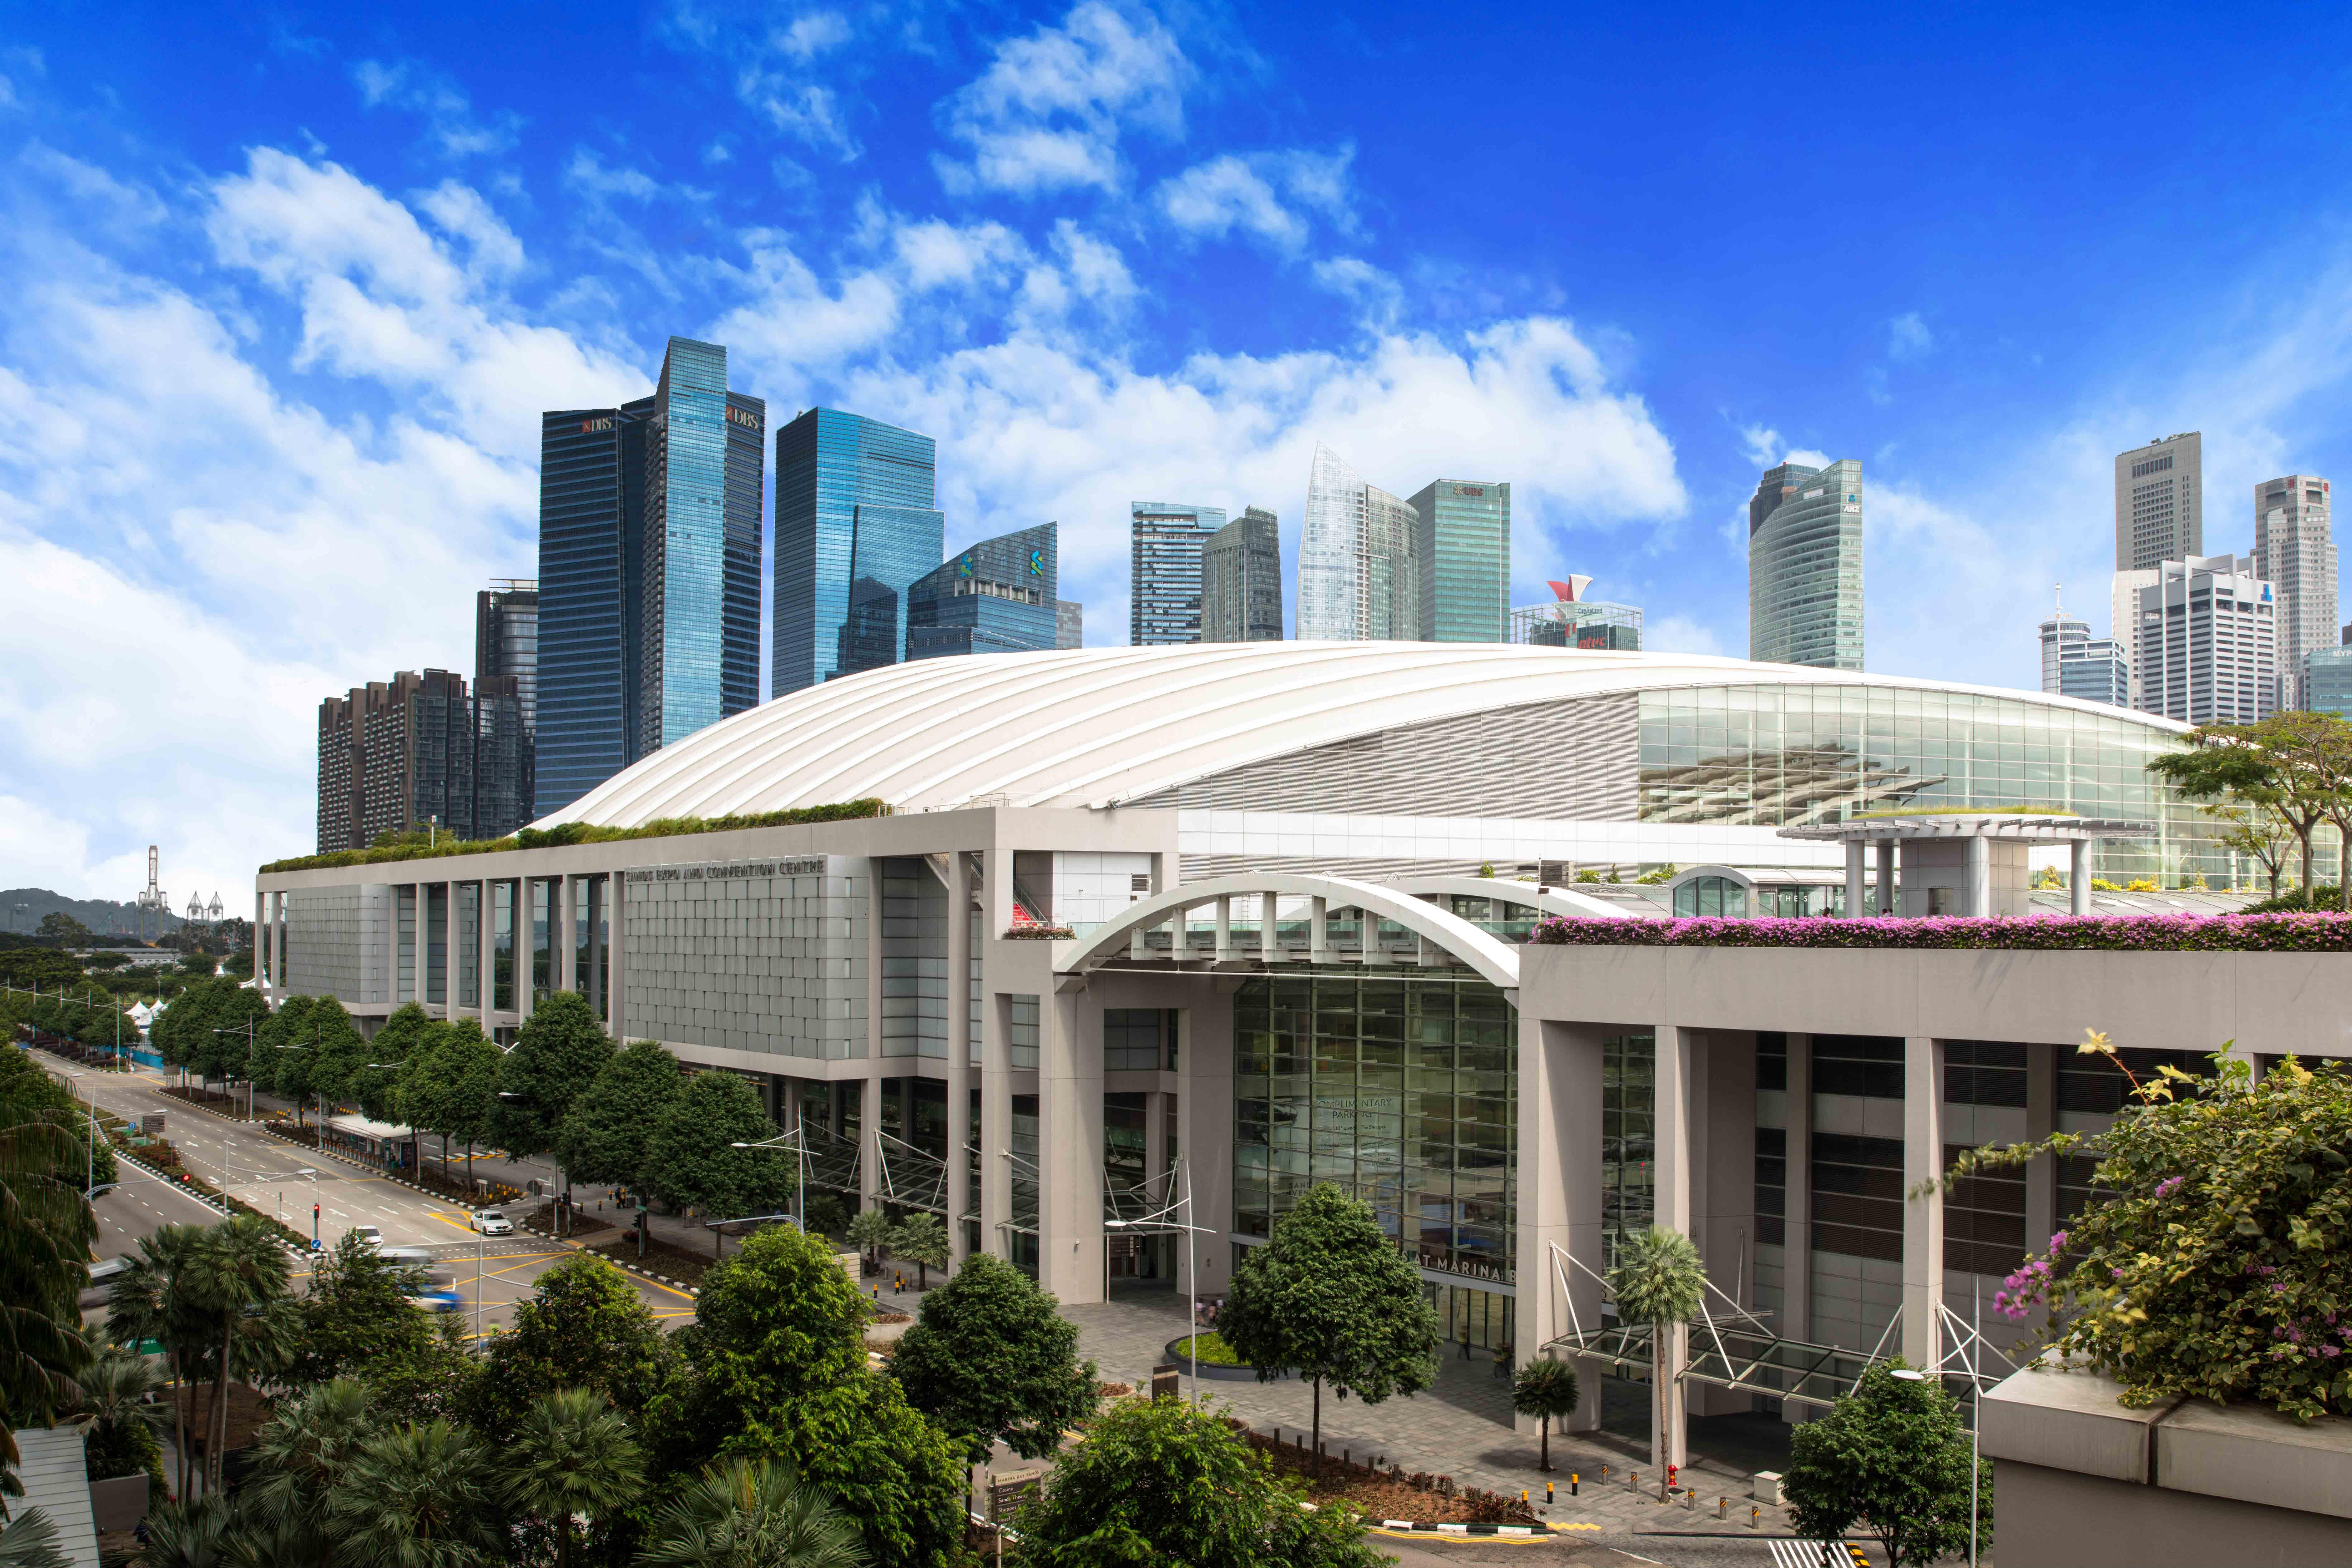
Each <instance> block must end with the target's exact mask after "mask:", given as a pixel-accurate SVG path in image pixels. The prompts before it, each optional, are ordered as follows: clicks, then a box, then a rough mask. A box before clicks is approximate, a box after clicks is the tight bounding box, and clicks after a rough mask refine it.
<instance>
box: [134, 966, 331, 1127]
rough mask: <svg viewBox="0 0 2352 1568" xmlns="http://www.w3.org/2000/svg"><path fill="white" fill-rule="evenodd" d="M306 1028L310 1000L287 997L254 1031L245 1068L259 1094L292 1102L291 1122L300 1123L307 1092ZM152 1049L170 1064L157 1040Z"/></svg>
mask: <svg viewBox="0 0 2352 1568" xmlns="http://www.w3.org/2000/svg"><path fill="white" fill-rule="evenodd" d="M186 1000H187V998H186V997H185V996H182V997H181V998H180V999H179V1000H178V1001H175V1002H173V1004H172V1005H171V1006H170V1007H169V1008H167V1009H165V1010H164V1013H163V1020H162V1022H160V1023H159V1024H158V1025H157V1027H158V1029H159V1030H161V1029H162V1028H163V1027H164V1026H166V1025H168V1024H170V1023H171V1021H172V1017H173V1014H175V1013H177V1012H178V1011H179V1010H180V1005H181V1003H183V1002H185V1001H186ZM309 1031H310V997H308V996H289V997H288V998H286V1000H285V1001H283V1002H281V1003H279V1004H278V1010H277V1011H276V1012H274V1013H272V1014H270V1015H269V1016H268V1017H267V1018H265V1019H263V1020H262V1021H261V1023H260V1024H258V1025H257V1026H256V1027H255V1030H254V1045H253V1056H252V1059H251V1060H249V1061H248V1062H247V1064H246V1069H245V1072H246V1077H247V1078H248V1079H251V1080H252V1082H253V1087H254V1089H255V1092H257V1093H260V1094H284V1095H291V1096H292V1097H293V1099H294V1121H295V1123H296V1124H297V1125H298V1126H299V1124H300V1123H301V1121H302V1097H303V1096H304V1095H305V1094H307V1093H308V1092H309V1089H310V1068H309V1064H308V1063H307V1062H306V1061H305V1060H304V1059H303V1058H306V1057H307V1056H308V1055H309V1054H310V1051H309V1047H306V1046H304V1045H303V1044H302V1041H303V1040H304V1039H305V1038H306V1037H307V1036H308V1033H309ZM156 1048H157V1049H158V1050H159V1051H162V1052H163V1059H164V1060H165V1061H171V1060H173V1057H172V1054H171V1050H170V1047H168V1046H167V1045H166V1044H165V1043H164V1041H163V1040H162V1039H161V1038H159V1039H158V1040H157V1042H156Z"/></svg>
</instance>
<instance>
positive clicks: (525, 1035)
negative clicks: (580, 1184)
mask: <svg viewBox="0 0 2352 1568" xmlns="http://www.w3.org/2000/svg"><path fill="white" fill-rule="evenodd" d="M613 1054H614V1053H613V1041H612V1037H610V1036H608V1035H606V1034H605V1033H604V1020H603V1019H601V1018H599V1017H597V1016H596V1015H595V1013H594V1012H593V1010H592V1009H591V1008H590V1007H589V1005H588V998H586V997H585V996H583V995H581V994H580V993H578V992H577V991H557V992H554V993H551V994H549V995H547V996H545V997H543V998H541V999H540V1000H539V1001H537V1002H535V1003H533V1004H532V1006H531V1012H530V1017H528V1018H526V1019H524V1020H523V1025H522V1027H521V1028H520V1029H519V1030H517V1031H516V1032H515V1043H514V1049H512V1050H511V1051H509V1052H508V1053H507V1055H506V1059H505V1061H504V1062H503V1063H501V1064H500V1066H499V1083H498V1088H499V1096H500V1098H499V1100H498V1110H497V1112H496V1115H495V1117H494V1119H493V1121H492V1126H491V1133H492V1136H493V1138H494V1139H495V1141H496V1142H498V1143H499V1146H500V1147H502V1148H504V1149H505V1150H506V1152H508V1153H509V1155H512V1156H513V1157H515V1158H517V1159H520V1158H523V1157H525V1156H527V1155H531V1154H543V1153H546V1152H548V1151H550V1150H551V1149H553V1148H554V1147H555V1141H556V1135H557V1133H558V1132H559V1131H561V1130H562V1126H563V1119H564V1118H565V1117H566V1116H568V1115H570V1114H571V1111H572V1102H573V1101H574V1100H578V1099H579V1098H580V1096H581V1094H582V1092H583V1091H584V1090H585V1089H587V1088H588V1086H589V1085H590V1084H592V1083H593V1082H594V1081H595V1079H596V1075H597V1074H598V1073H599V1072H601V1071H603V1070H604V1064H605V1063H606V1062H609V1061H611V1060H612V1059H613ZM727 1076H729V1077H732V1076H733V1075H732V1074H729V1075H727ZM564 1191H565V1192H566V1193H569V1192H570V1191H571V1175H570V1172H569V1171H568V1170H567V1171H566V1173H565V1184H564Z"/></svg>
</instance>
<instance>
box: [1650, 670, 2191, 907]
mask: <svg viewBox="0 0 2352 1568" xmlns="http://www.w3.org/2000/svg"><path fill="white" fill-rule="evenodd" d="M1640 725H1641V763H1640V784H1639V788H1640V816H1641V820H1643V821H1644V822H1706V823H1732V824H1741V825H1754V826H1769V827H1780V826H1789V825H1790V824H1793V823H1803V822H1819V821H1824V820H1828V819H1829V814H1831V813H1832V812H1837V813H1842V814H1844V815H1847V816H1851V815H1853V813H1855V812H1858V811H1891V810H1897V809H1901V808H1904V807H1906V806H1917V807H1927V808H1935V807H1950V806H1988V807H1998V806H2004V805H2039V806H2047V807H2051V808H2053V809H2055V810H2062V811H2071V812H2076V813H2079V814H2081V815H2083V816H2105V817H2124V818H2130V819H2133V820H2139V821H2153V822H2154V823H2156V824H2157V825H2158V830H2159V831H2158V837H2155V838H2151V839H2108V840H2105V841H2104V842H2102V843H2101V844H2100V846H2099V850H2098V860H2097V865H2098V868H2099V870H2100V874H2101V875H2104V876H2119V875H2126V874H2128V875H2131V876H2148V877H2154V876H2158V875H2163V876H2166V877H2171V878H2185V877H2188V876H2189V875H2192V874H2196V873H2200V872H2201V873H2204V874H2206V875H2209V876H2211V877H2215V878H2219V879H2226V878H2227V877H2228V875H2229V866H2228V858H2227V857H2226V855H2224V854H2223V853H2221V851H2220V850H2219V849H2218V848H2217V847H2215V846H2214V844H2213V841H2212V837H2211V834H2212V826H2211V824H2210V822H2209V821H2208V820H2206V819H2205V818H2202V817H2200V816H2199V815H2198V813H2197V811H2196V808H2195V807H2194V806H2192V805H2189V803H2187V802H2185V801H2182V800H2179V799H2178V798H2177V797H2175V796H2173V795H2172V794H2171V792H2170V791H2168V790H2167V789H2164V788H2163V787H2161V786H2160V785H2159V784H2157V782H2156V781H2155V780H2153V779H2151V778H2150V777H2149V776H2148V774H2147V772H2146V766H2147V763H2148V762H2149V760H2150V759H2152V758H2154V757H2157V756H2158V755H2161V754H2162V753H2164V752H2168V751H2170V750H2171V749H2172V747H2173V744H2174V742H2173V741H2172V738H2171V737H2170V736H2169V735H2168V734H2167V733H2165V732H2164V731H2158V730H2152V729H2149V728H2148V727H2147V726H2146V725H2144V724H2141V723H2138V722H2136V721H2133V720H2130V719H2127V718H2124V717H2121V716H2117V717H2114V718H2109V717H2106V716H2105V715H2103V714H2095V713H2084V712H2078V711H2075V710H2072V709H2063V708H2052V707H2046V706H2044V705H2042V704H2041V703H2038V702H2030V701H2021V700H2017V699H2013V698H2005V697H1988V696H1979V695H1975V694H1972V693H1968V692H1958V691H1936V690H1914V689H1907V688H1894V687H1874V686H1864V685H1852V686H1803V685H1797V684H1793V683H1792V684H1787V685H1774V686H1715V687H1707V686H1701V687H1683V688H1678V689H1671V690H1664V691H1644V692H1643V693H1642V694H1641V700H1640Z"/></svg>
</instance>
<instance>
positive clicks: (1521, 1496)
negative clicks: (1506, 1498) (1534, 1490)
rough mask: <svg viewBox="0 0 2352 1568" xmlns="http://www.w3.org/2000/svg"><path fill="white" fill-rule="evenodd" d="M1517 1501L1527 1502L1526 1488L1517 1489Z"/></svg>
mask: <svg viewBox="0 0 2352 1568" xmlns="http://www.w3.org/2000/svg"><path fill="white" fill-rule="evenodd" d="M1519 1500H1520V1501H1521V1502H1525V1501H1527V1500H1528V1489H1527V1488H1525V1487H1521V1488H1520V1489H1519Z"/></svg>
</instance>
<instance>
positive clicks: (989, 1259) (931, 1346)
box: [890, 1252, 1096, 1465]
mask: <svg viewBox="0 0 2352 1568" xmlns="http://www.w3.org/2000/svg"><path fill="white" fill-rule="evenodd" d="M890 1373H891V1375H892V1376H894V1377H896V1378H897V1379H898V1386H899V1387H901V1388H903V1389H905V1390H906V1391H907V1403H908V1404H909V1405H913V1406H914V1407H915V1408H916V1409H918V1410H919V1411H921V1412H922V1413H923V1414H924V1415H929V1416H930V1417H931V1418H932V1419H933V1420H935V1421H937V1422H938V1423H939V1424H940V1426H944V1427H946V1428H947V1430H948V1431H949V1432H950V1434H952V1435H953V1436H956V1437H958V1438H960V1439H961V1441H962V1443H963V1445H964V1452H965V1457H966V1458H967V1459H968V1460H969V1461H970V1462H971V1463H972V1464H975V1465H976V1464H979V1463H980V1462H981V1461H982V1460H983V1459H985V1458H988V1450H989V1446H990V1445H991V1444H992V1443H995V1442H998V1441H1000V1440H1001V1441H1003V1443H1004V1444H1005V1445H1006V1446H1007V1447H1011V1448H1012V1450H1013V1452H1014V1453H1016V1454H1018V1455H1020V1456H1021V1457H1022V1458H1024V1459H1042V1458H1045V1456H1046V1455H1048V1454H1051V1453H1052V1452H1054V1450H1055V1449H1056V1448H1058V1447H1060V1446H1061V1442H1062V1434H1063V1433H1064V1432H1065V1431H1066V1430H1068V1429H1069V1428H1070V1427H1071V1426H1075V1425H1076V1424H1077V1423H1078V1422H1080V1421H1083V1420H1085V1419H1086V1418H1087V1416H1089V1415H1093V1414H1094V1413H1095V1404H1096V1395H1095V1363H1092V1362H1087V1363H1083V1364H1082V1363H1080V1362H1079V1361H1078V1328H1077V1325H1076V1323H1073V1322H1070V1321H1068V1320H1066V1319H1065V1318H1064V1317H1062V1316H1061V1314H1060V1313H1059V1312H1057V1311H1055V1301H1054V1298H1053V1297H1051V1296H1048V1295H1047V1294H1045V1292H1044V1291H1043V1290H1040V1289H1037V1286H1036V1283H1035V1281H1034V1280H1032V1279H1030V1278H1029V1277H1028V1276H1027V1275H1025V1274H1024V1273H1022V1272H1021V1270H1019V1269H1018V1268H1013V1265H1011V1264H1010V1263H1007V1262H1005V1261H1004V1260H1003V1258H996V1257H993V1256H992V1255H990V1254H988V1253H984V1252H983V1253H977V1254H975V1255H973V1256H972V1257H971V1258H968V1259H966V1260H965V1262H964V1266H963V1268H961V1270H960V1271H959V1272H958V1273H957V1274H956V1277H955V1278H954V1279H950V1280H949V1281H948V1282H947V1283H946V1284H945V1285H942V1286H940V1289H938V1290H936V1291H934V1292H933V1293H931V1294H930V1295H929V1296H926V1297H925V1298H924V1299H923V1307H922V1313H921V1315H920V1317H919V1319H918V1320H917V1321H916V1323H915V1325H914V1326H913V1327H912V1328H910V1329H908V1331H906V1333H905V1334H904V1335H903V1336H901V1338H900V1339H899V1341H898V1351H897V1352H896V1353H894V1354H893V1355H892V1356H891V1358H890Z"/></svg>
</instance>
